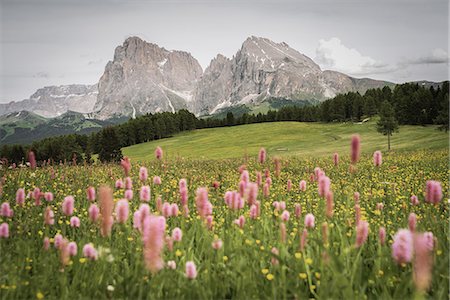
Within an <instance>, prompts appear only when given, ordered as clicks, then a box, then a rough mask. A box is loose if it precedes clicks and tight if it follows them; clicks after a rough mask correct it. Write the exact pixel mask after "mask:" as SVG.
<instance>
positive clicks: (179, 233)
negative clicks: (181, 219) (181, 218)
mask: <svg viewBox="0 0 450 300" xmlns="http://www.w3.org/2000/svg"><path fill="white" fill-rule="evenodd" d="M182 237H183V232H182V231H181V229H180V228H178V227H176V228H174V229H173V230H172V238H173V240H174V241H175V242H181V238H182Z"/></svg>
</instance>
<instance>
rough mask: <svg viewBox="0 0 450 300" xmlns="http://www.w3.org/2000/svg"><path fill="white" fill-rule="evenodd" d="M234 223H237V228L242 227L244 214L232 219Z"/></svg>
mask: <svg viewBox="0 0 450 300" xmlns="http://www.w3.org/2000/svg"><path fill="white" fill-rule="evenodd" d="M234 224H236V225H238V226H239V228H241V229H242V228H244V225H245V217H244V216H240V217H239V218H238V219H236V220H234Z"/></svg>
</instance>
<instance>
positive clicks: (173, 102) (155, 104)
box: [0, 36, 392, 120]
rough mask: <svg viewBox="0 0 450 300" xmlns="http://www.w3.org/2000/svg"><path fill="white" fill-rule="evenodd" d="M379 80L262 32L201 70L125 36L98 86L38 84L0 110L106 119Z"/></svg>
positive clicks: (313, 94)
mask: <svg viewBox="0 0 450 300" xmlns="http://www.w3.org/2000/svg"><path fill="white" fill-rule="evenodd" d="M385 85H392V84H391V83H388V82H384V81H377V80H372V79H367V78H363V79H356V78H352V77H350V76H347V75H345V74H342V73H339V72H335V71H322V70H321V69H320V67H319V66H318V65H317V64H316V63H314V61H313V60H311V59H310V58H309V57H307V56H305V55H303V54H301V53H300V52H298V51H296V50H295V49H293V48H291V47H290V46H289V45H288V44H286V43H275V42H273V41H271V40H269V39H266V38H260V37H254V36H252V37H249V38H248V39H247V40H245V41H244V43H243V44H242V47H241V49H240V50H239V51H238V52H237V53H236V54H235V55H234V56H233V57H232V58H231V59H229V58H227V57H225V56H223V55H221V54H219V55H217V56H216V57H215V58H214V59H213V60H212V61H211V63H210V65H209V66H208V67H207V68H206V70H205V71H204V72H203V71H202V68H201V66H200V64H199V63H198V61H197V60H196V59H195V58H194V57H192V55H191V54H189V53H187V52H183V51H169V50H166V49H164V48H161V47H159V46H158V45H156V44H152V43H148V42H145V41H143V40H141V39H140V38H138V37H130V38H128V39H126V40H125V41H124V43H123V44H122V45H121V46H118V47H117V48H116V49H115V53H114V59H113V60H112V61H109V62H108V63H107V65H106V67H105V71H104V73H103V75H102V76H101V78H100V81H99V83H98V85H89V86H86V85H67V86H59V87H57V86H50V87H45V88H42V89H39V90H38V91H36V93H34V94H33V95H32V96H31V97H30V99H26V100H23V101H19V102H10V103H8V104H0V115H3V114H8V113H11V112H19V111H22V110H27V111H32V112H34V113H36V114H39V115H41V116H45V117H56V116H60V115H62V114H64V113H66V112H67V111H69V110H70V111H75V112H80V113H84V114H86V115H87V116H89V118H96V119H101V120H105V119H109V118H113V117H121V116H127V117H135V116H137V115H140V114H146V113H154V112H162V111H169V112H175V111H177V110H179V109H183V108H187V109H189V110H190V111H192V112H193V113H195V114H197V115H208V114H213V113H215V112H218V111H220V110H221V109H223V108H226V107H230V106H235V105H241V104H245V105H248V106H257V105H259V104H261V102H263V101H264V100H266V99H269V98H273V97H275V98H285V99H290V100H318V101H322V100H325V99H328V98H331V97H334V96H335V95H336V94H338V93H345V92H349V91H359V92H361V93H364V92H365V91H366V90H367V89H369V88H377V87H382V86H385Z"/></svg>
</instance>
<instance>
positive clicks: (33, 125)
mask: <svg viewBox="0 0 450 300" xmlns="http://www.w3.org/2000/svg"><path fill="white" fill-rule="evenodd" d="M116 121H117V122H118V121H119V120H108V121H100V120H94V119H86V118H85V117H84V116H83V114H80V113H77V112H72V111H68V112H66V113H64V114H62V115H61V116H59V117H56V118H48V119H47V118H44V117H41V116H39V115H37V114H34V113H30V112H27V111H21V112H18V113H11V114H8V115H5V116H0V143H1V144H15V143H21V144H28V143H31V142H33V141H36V140H40V139H44V138H47V137H51V136H57V135H64V134H71V133H78V134H88V133H91V132H94V131H98V130H100V129H101V128H102V127H103V126H105V125H110V124H114V123H115V122H116Z"/></svg>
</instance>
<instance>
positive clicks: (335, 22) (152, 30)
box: [0, 0, 449, 103]
mask: <svg viewBox="0 0 450 300" xmlns="http://www.w3.org/2000/svg"><path fill="white" fill-rule="evenodd" d="M448 16H449V2H448V0H298V1H294V0H270V1H269V0H262V1H257V0H209V1H206V0H202V1H199V0H197V1H192V0H189V1H181V0H178V1H172V0H159V1H154V0H148V1H144V0H141V1H133V0H131V1H125V0H90V1H88V0H78V1H75V0H0V28H1V29H0V45H1V46H0V103H5V102H9V101H18V100H22V99H26V98H29V96H30V95H31V94H33V93H34V92H35V91H36V90H37V89H38V88H41V87H44V86H49V85H63V84H74V83H78V84H95V83H97V82H98V80H99V78H100V77H101V75H102V73H103V71H104V68H105V65H106V63H107V62H108V61H109V60H111V59H112V58H113V54H114V49H115V47H117V46H118V45H121V44H122V43H123V41H124V40H125V39H126V38H127V37H129V36H139V37H141V38H142V39H144V40H146V41H148V42H153V43H156V44H158V45H159V46H161V47H164V48H166V49H169V50H184V51H187V52H190V53H191V54H192V55H193V56H194V57H195V58H196V59H197V60H198V61H199V62H200V64H201V65H202V67H203V68H206V67H207V65H208V64H209V62H210V61H211V59H213V58H214V57H215V56H216V55H217V54H218V53H221V54H223V55H225V56H227V57H232V56H233V55H234V54H235V53H236V52H237V51H238V50H239V49H240V47H241V44H242V43H243V41H244V40H245V39H246V38H247V37H249V36H251V35H254V36H260V37H266V38H269V39H271V40H273V41H275V42H286V43H287V44H289V45H290V46H291V47H293V48H294V49H296V50H298V51H299V52H301V53H303V54H305V55H307V56H309V57H310V58H312V59H313V60H314V61H315V62H316V63H318V64H319V65H320V67H321V68H322V69H331V70H336V71H340V72H343V73H346V74H348V75H351V76H354V77H369V78H374V79H382V80H388V81H392V82H396V83H401V82H407V81H415V80H430V81H442V80H448V79H449V73H448V72H449V53H448V52H449V51H448V48H449V41H448V28H449V20H448V19H449V18H448Z"/></svg>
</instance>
